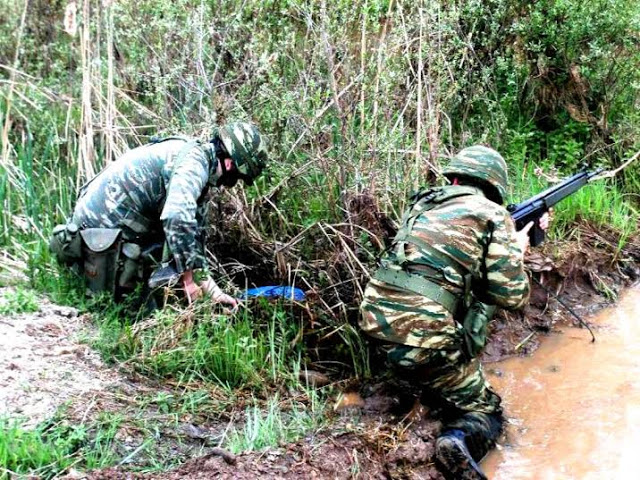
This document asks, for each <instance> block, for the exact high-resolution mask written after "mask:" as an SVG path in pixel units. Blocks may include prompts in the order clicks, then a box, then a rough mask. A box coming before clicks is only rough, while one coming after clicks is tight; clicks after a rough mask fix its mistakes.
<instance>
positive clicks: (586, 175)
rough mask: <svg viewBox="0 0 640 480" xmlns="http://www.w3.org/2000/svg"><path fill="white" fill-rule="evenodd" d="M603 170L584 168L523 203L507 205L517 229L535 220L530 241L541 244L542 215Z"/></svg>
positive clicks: (542, 233) (542, 235) (542, 234)
mask: <svg viewBox="0 0 640 480" xmlns="http://www.w3.org/2000/svg"><path fill="white" fill-rule="evenodd" d="M602 171H603V169H602V168H599V169H597V170H595V171H593V172H589V171H587V170H582V171H580V172H579V173H576V174H575V175H573V176H571V177H569V178H567V179H565V180H563V181H562V182H560V183H557V184H556V185H553V186H552V187H549V188H547V189H546V190H545V191H544V192H541V193H539V194H537V195H534V196H533V197H531V198H530V199H528V200H525V201H524V202H522V203H518V204H517V205H514V204H511V205H509V206H507V210H508V211H509V213H510V214H511V217H512V218H513V220H514V221H515V222H516V230H521V229H522V228H524V227H525V226H526V225H527V224H528V223H529V222H534V223H533V227H532V228H531V230H529V238H530V243H531V246H532V247H535V246H537V245H540V244H541V243H542V242H543V241H544V230H542V228H540V224H539V223H538V220H539V219H540V217H542V215H544V213H545V212H548V211H549V209H550V208H551V207H553V206H554V205H555V204H556V203H558V202H559V201H560V200H563V199H564V198H566V197H568V196H569V195H572V194H574V193H576V192H577V191H578V190H580V188H582V187H584V186H585V185H586V184H587V183H589V181H591V179H593V178H594V177H596V176H598V175H599V174H600V173H601V172H602Z"/></svg>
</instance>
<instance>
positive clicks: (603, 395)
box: [482, 287, 640, 480]
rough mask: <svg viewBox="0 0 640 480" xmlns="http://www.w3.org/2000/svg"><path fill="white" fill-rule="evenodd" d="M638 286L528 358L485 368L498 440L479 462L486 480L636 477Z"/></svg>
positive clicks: (639, 455) (639, 434) (639, 433)
mask: <svg viewBox="0 0 640 480" xmlns="http://www.w3.org/2000/svg"><path fill="white" fill-rule="evenodd" d="M638 312H640V287H636V288H633V289H631V290H629V291H627V292H626V293H625V294H624V295H623V296H622V298H621V300H620V301H619V303H618V304H617V305H616V307H615V308H610V309H607V310H604V311H602V312H600V314H598V315H596V316H595V317H591V318H589V319H588V321H589V322H590V324H591V325H596V326H597V327H596V330H595V334H596V338H597V340H596V342H595V343H591V342H590V340H591V337H590V335H589V332H588V331H587V330H586V329H578V328H564V329H562V333H560V334H552V335H550V336H549V337H548V338H546V339H545V340H544V341H543V343H542V345H541V347H540V348H539V349H538V350H537V351H536V352H535V353H534V354H533V356H531V357H527V358H513V359H509V360H506V361H504V362H500V363H494V364H489V365H486V370H487V373H488V376H489V379H490V381H491V384H492V385H493V386H494V387H495V388H496V390H497V391H498V392H499V393H500V394H501V395H502V397H503V400H504V404H505V409H506V413H507V416H508V418H509V424H508V427H507V434H506V438H505V439H504V440H503V441H502V442H501V445H500V446H499V448H498V449H496V450H495V451H494V452H493V453H491V454H490V455H489V457H487V459H485V461H484V462H483V465H482V466H483V469H484V470H485V472H486V473H487V475H488V477H489V478H490V479H491V480H507V479H508V480H519V479H523V480H524V479H533V480H537V479H540V480H565V479H599V480H603V479H612V480H617V479H631V478H640V473H639V465H640V322H639V321H638V317H639V315H638Z"/></svg>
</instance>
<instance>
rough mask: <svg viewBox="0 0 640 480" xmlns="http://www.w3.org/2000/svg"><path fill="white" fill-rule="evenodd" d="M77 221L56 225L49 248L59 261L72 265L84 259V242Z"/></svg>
mask: <svg viewBox="0 0 640 480" xmlns="http://www.w3.org/2000/svg"><path fill="white" fill-rule="evenodd" d="M79 233H80V232H79V230H78V226H77V225H76V224H75V223H67V224H64V225H56V227H55V228H54V229H53V232H52V233H51V238H50V239H49V250H50V251H51V253H53V254H54V255H55V257H56V260H58V262H59V263H61V264H63V265H67V266H71V265H73V264H75V263H78V262H79V261H80V260H81V259H82V242H81V238H80V235H79Z"/></svg>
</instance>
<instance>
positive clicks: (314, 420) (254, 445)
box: [225, 390, 326, 453]
mask: <svg viewBox="0 0 640 480" xmlns="http://www.w3.org/2000/svg"><path fill="white" fill-rule="evenodd" d="M307 393H308V399H309V402H308V404H301V403H296V402H294V401H292V400H289V401H287V400H282V401H281V400H280V398H279V397H278V395H274V396H272V397H270V398H269V399H268V400H267V404H266V406H264V407H263V406H262V405H260V404H259V403H258V402H256V403H255V404H254V405H252V406H251V407H249V408H247V410H246V411H245V418H244V426H243V427H242V428H233V429H232V430H231V431H230V433H229V434H228V436H227V440H226V442H225V446H226V448H228V449H229V450H230V451H231V452H233V453H241V452H245V451H252V450H262V449H264V448H266V447H277V446H280V445H282V444H285V443H289V442H294V441H296V440H298V439H300V438H302V437H303V436H305V435H306V434H308V433H310V432H315V431H318V430H319V429H320V428H321V427H322V426H323V425H324V424H325V423H326V416H325V413H326V412H325V410H326V403H325V402H324V401H323V400H321V397H320V394H319V393H317V392H315V391H313V390H309V391H308V392H307Z"/></svg>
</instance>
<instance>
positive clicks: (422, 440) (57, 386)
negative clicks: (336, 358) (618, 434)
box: [0, 228, 640, 480]
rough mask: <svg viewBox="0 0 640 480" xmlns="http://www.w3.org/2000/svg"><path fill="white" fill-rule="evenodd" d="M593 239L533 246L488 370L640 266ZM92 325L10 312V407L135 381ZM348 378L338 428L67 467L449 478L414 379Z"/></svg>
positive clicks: (6, 370) (6, 341) (6, 349)
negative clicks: (170, 459) (525, 288)
mask: <svg viewBox="0 0 640 480" xmlns="http://www.w3.org/2000/svg"><path fill="white" fill-rule="evenodd" d="M583 238H584V239H585V241H584V242H583V244H582V246H581V247H577V246H576V245H572V244H567V245H563V246H560V247H558V246H557V245H556V247H555V248H560V249H562V251H563V254H562V255H561V256H559V257H558V256H556V258H559V259H556V260H555V262H554V261H552V260H551V259H550V257H549V256H547V255H546V254H545V253H540V252H535V253H531V254H530V255H529V256H528V259H527V264H528V267H529V269H530V270H531V271H532V275H533V276H534V277H535V278H536V279H538V280H539V281H540V282H541V283H542V284H543V285H544V286H545V287H544V288H543V287H540V286H538V285H537V284H535V285H534V288H533V292H532V296H531V301H530V305H529V306H528V307H527V308H526V309H525V310H524V312H515V313H506V312H500V313H499V315H498V317H497V318H496V319H495V320H494V322H492V325H491V336H490V341H489V343H488V345H487V347H486V349H485V352H484V354H483V360H484V361H485V363H486V368H487V369H490V368H492V363H493V362H496V361H499V360H500V359H503V358H506V357H509V356H513V355H524V354H528V353H530V352H532V351H534V350H535V348H536V347H537V345H538V344H539V342H540V341H541V340H542V339H543V338H544V336H545V335H549V334H553V330H554V326H555V325H556V324H558V322H564V323H570V324H574V323H576V320H575V319H574V318H573V317H572V315H571V314H569V313H568V310H567V309H566V308H565V307H563V306H561V305H560V304H559V303H558V300H556V299H554V295H556V294H558V295H560V296H561V299H562V301H563V302H564V303H565V304H566V306H567V307H569V308H571V309H572V310H573V311H574V312H575V313H577V314H578V315H580V316H581V317H585V318H586V317H588V315H589V314H590V313H593V312H594V311H596V310H598V309H600V308H602V307H603V306H606V305H609V304H610V303H611V300H612V298H613V296H614V295H615V294H616V293H617V292H618V291H620V290H621V289H623V288H624V287H625V286H627V285H629V284H630V283H632V282H635V281H637V279H638V278H639V277H640V274H639V271H638V264H639V262H638V260H639V259H640V244H639V243H638V242H630V243H629V245H628V247H627V248H626V249H625V250H624V251H621V252H618V251H617V250H616V248H615V241H614V239H613V238H611V239H610V240H607V237H606V235H603V233H602V232H593V231H591V230H589V229H588V228H587V229H586V233H585V235H584V237H583ZM549 292H553V293H549ZM86 328H90V326H89V324H88V321H87V319H86V318H84V317H78V316H77V314H76V312H75V311H74V310H73V309H68V308H62V307H57V306H55V305H52V304H50V303H49V302H47V301H43V302H42V305H41V309H40V311H39V312H37V313H35V314H29V315H27V314H24V315H19V316H16V317H15V318H7V317H1V318H0V386H1V387H2V388H1V389H0V405H2V407H1V408H2V409H3V410H2V413H5V414H8V415H11V416H15V415H22V416H24V417H27V418H29V419H30V423H32V424H33V423H36V422H37V421H39V420H42V419H44V418H46V417H47V416H48V415H50V414H52V413H53V412H54V411H55V409H56V408H57V407H58V406H59V405H61V404H62V403H63V402H65V401H72V402H73V403H74V404H78V402H80V403H83V404H87V402H89V401H90V399H91V398H92V395H94V394H96V392H100V391H101V390H106V389H108V390H113V389H118V388H120V387H119V386H124V387H126V389H128V390H131V388H135V385H134V386H133V387H132V384H131V383H130V382H128V380H127V379H126V378H124V377H123V374H121V373H118V372H117V371H116V370H115V369H113V368H108V367H106V366H105V365H103V364H102V362H101V361H100V360H99V359H98V358H97V354H95V353H94V352H92V351H91V350H90V349H89V348H88V347H87V346H86V345H83V344H82V343H80V342H79V340H78V338H77V335H78V333H79V332H80V331H81V330H82V329H86ZM337 385H343V387H342V391H343V395H342V397H340V398H335V399H333V400H334V401H335V408H334V411H333V412H332V413H331V416H332V419H331V422H330V427H327V428H324V429H322V430H321V431H320V432H316V433H314V434H312V435H309V436H307V437H306V438H303V439H302V440H299V441H297V442H295V443H291V444H287V445H281V446H279V447H277V448H268V449H266V450H263V451H259V452H246V453H243V454H240V455H232V454H230V453H229V452H226V451H224V450H222V449H220V448H218V447H216V446H215V444H208V443H203V444H202V445H200V447H201V448H200V450H199V451H203V452H205V455H204V456H199V457H197V458H192V459H190V460H188V461H186V462H185V463H183V464H182V465H180V466H178V467H177V468H174V469H172V470H170V471H168V472H163V473H147V474H142V473H133V472H131V471H129V470H128V469H127V468H125V467H113V468H108V469H104V470H100V471H94V472H90V473H88V474H87V473H80V472H76V471H72V472H69V473H68V474H67V476H66V478H90V479H93V480H98V479H139V478H140V479H141V478H145V479H163V480H173V479H187V478H189V479H204V478H222V479H225V478H237V479H244V478H257V477H260V478H351V477H354V476H356V477H358V478H409V479H411V478H416V479H417V478H421V479H441V478H442V477H441V475H440V474H439V473H438V471H437V470H436V468H435V466H434V464H433V453H434V439H435V438H436V435H437V432H438V430H439V427H440V424H439V422H438V421H437V420H435V419H433V418H431V417H430V416H429V413H428V412H427V411H425V409H424V408H416V404H415V397H414V396H412V395H411V392H410V390H407V391H405V390H404V388H403V386H402V385H398V384H397V382H395V381H391V380H389V379H386V380H384V379H383V378H382V377H378V378H376V379H374V380H372V381H371V382H369V383H354V382H349V381H347V382H345V381H344V379H342V380H340V382H339V383H337ZM344 385H346V387H344ZM141 387H142V384H141ZM338 389H339V388H338ZM399 392H405V393H402V394H400V393H399ZM406 392H408V393H406ZM418 407H419V406H418ZM218 427H219V425H218ZM208 428H217V427H216V426H208ZM196 442H197V440H196Z"/></svg>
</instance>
